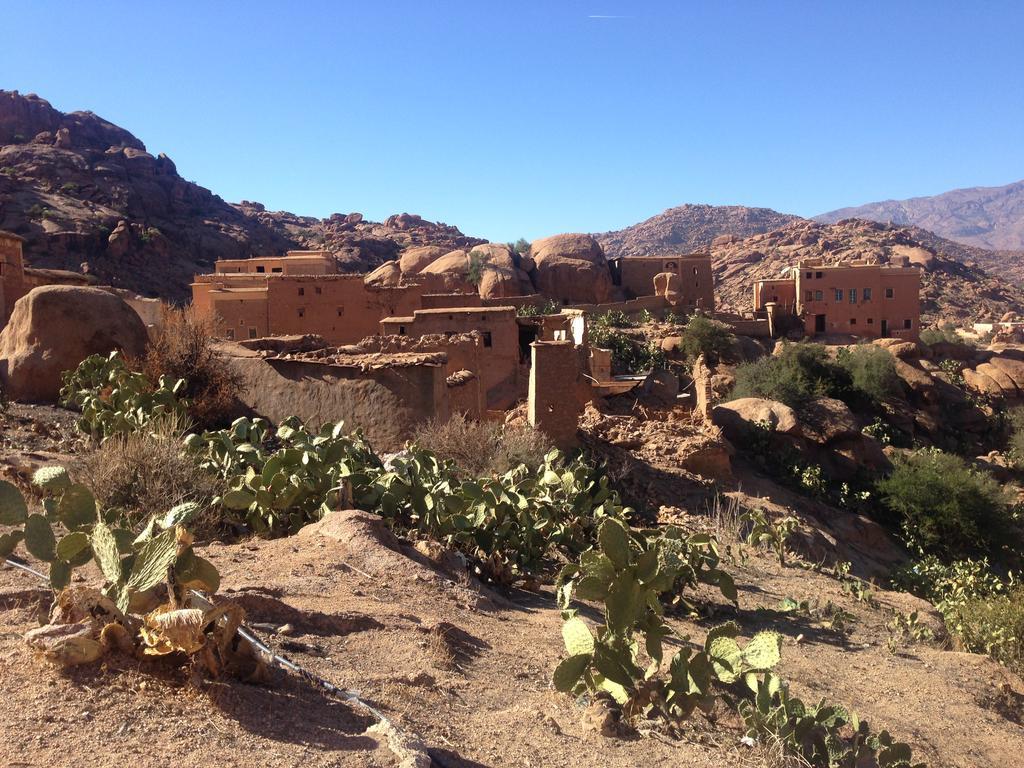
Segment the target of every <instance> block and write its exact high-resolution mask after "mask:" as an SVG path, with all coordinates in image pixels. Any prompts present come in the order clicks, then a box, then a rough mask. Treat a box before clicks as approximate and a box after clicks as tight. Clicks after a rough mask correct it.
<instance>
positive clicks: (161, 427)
mask: <svg viewBox="0 0 1024 768" xmlns="http://www.w3.org/2000/svg"><path fill="white" fill-rule="evenodd" d="M183 426H184V425H182V424H181V423H180V420H176V419H173V418H165V419H157V420H155V421H154V422H152V423H151V424H150V426H149V427H148V428H147V429H146V430H144V431H141V432H135V433H131V434H124V435H117V436H115V437H112V438H110V439H109V440H107V441H105V442H104V443H103V444H102V445H100V446H99V447H98V448H97V449H96V450H95V451H92V452H90V453H87V454H85V455H84V456H82V457H81V458H80V459H79V461H78V462H77V464H76V465H75V466H74V467H73V469H72V473H73V475H74V476H75V478H76V479H77V480H79V481H80V482H82V483H83V484H84V485H86V486H87V487H88V488H90V489H91V490H92V492H93V493H94V494H95V495H96V498H97V500H98V501H99V502H100V504H102V505H103V507H104V508H110V507H117V508H118V509H121V510H122V511H123V522H124V524H125V525H127V526H129V527H131V528H133V529H134V528H135V527H137V526H138V525H140V524H141V523H142V522H144V521H145V520H146V519H147V518H148V517H149V516H150V515H152V514H153V513H159V512H166V511H167V510H168V509H170V508H171V507H173V506H175V505H177V504H182V503H184V502H187V501H192V502H195V503H197V504H199V505H200V507H201V508H202V511H201V512H200V514H199V516H198V517H197V518H196V519H195V520H194V522H193V523H192V524H190V525H189V529H190V530H192V531H193V533H195V534H196V535H197V536H198V537H207V536H210V535H212V534H214V533H216V532H217V530H218V529H220V528H221V527H222V526H221V523H220V519H219V517H217V516H216V514H215V510H213V509H212V504H211V502H212V500H213V497H214V496H216V495H218V494H219V493H220V483H219V481H218V480H217V478H215V477H212V476H211V475H209V474H208V473H206V472H204V471H203V470H201V469H200V468H199V466H198V465H197V464H196V462H195V461H194V460H193V459H192V458H191V457H190V456H188V455H186V454H185V453H184V452H183V451H182V432H183Z"/></svg>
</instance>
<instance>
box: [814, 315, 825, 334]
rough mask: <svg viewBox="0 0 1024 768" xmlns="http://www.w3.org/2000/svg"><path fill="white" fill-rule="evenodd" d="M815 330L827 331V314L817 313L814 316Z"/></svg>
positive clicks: (819, 331) (817, 331) (818, 331)
mask: <svg viewBox="0 0 1024 768" xmlns="http://www.w3.org/2000/svg"><path fill="white" fill-rule="evenodd" d="M814 332H815V333H824V332H825V316H824V315H815V316H814Z"/></svg>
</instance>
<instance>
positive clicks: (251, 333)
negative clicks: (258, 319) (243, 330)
mask: <svg viewBox="0 0 1024 768" xmlns="http://www.w3.org/2000/svg"><path fill="white" fill-rule="evenodd" d="M249 338H250V339H255V338H256V329H255V328H250V329H249Z"/></svg>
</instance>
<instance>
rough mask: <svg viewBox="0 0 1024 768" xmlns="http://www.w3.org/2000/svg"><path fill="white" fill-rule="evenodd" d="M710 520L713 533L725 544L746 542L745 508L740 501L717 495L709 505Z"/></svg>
mask: <svg viewBox="0 0 1024 768" xmlns="http://www.w3.org/2000/svg"><path fill="white" fill-rule="evenodd" d="M708 519H709V520H710V521H711V528H712V533H714V534H715V536H716V537H717V538H718V540H719V541H720V542H722V543H723V544H742V543H743V540H744V535H743V534H744V527H745V525H746V523H745V522H744V520H743V508H742V507H741V506H740V503H739V500H738V499H736V498H734V497H732V496H723V495H722V494H720V493H719V494H715V498H714V500H713V501H711V502H709V503H708Z"/></svg>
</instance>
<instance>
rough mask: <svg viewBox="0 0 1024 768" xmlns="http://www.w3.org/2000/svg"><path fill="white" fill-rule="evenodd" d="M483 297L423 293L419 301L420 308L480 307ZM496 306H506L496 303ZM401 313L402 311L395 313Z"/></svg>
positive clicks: (461, 294) (476, 295) (473, 294)
mask: <svg viewBox="0 0 1024 768" xmlns="http://www.w3.org/2000/svg"><path fill="white" fill-rule="evenodd" d="M483 305H484V303H483V299H481V298H480V294H479V293H425V294H423V298H422V300H421V301H420V307H419V308H420V309H448V308H451V307H482V306H483ZM496 306H508V305H507V304H504V305H501V304H499V305H496ZM396 314H402V313H396Z"/></svg>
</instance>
